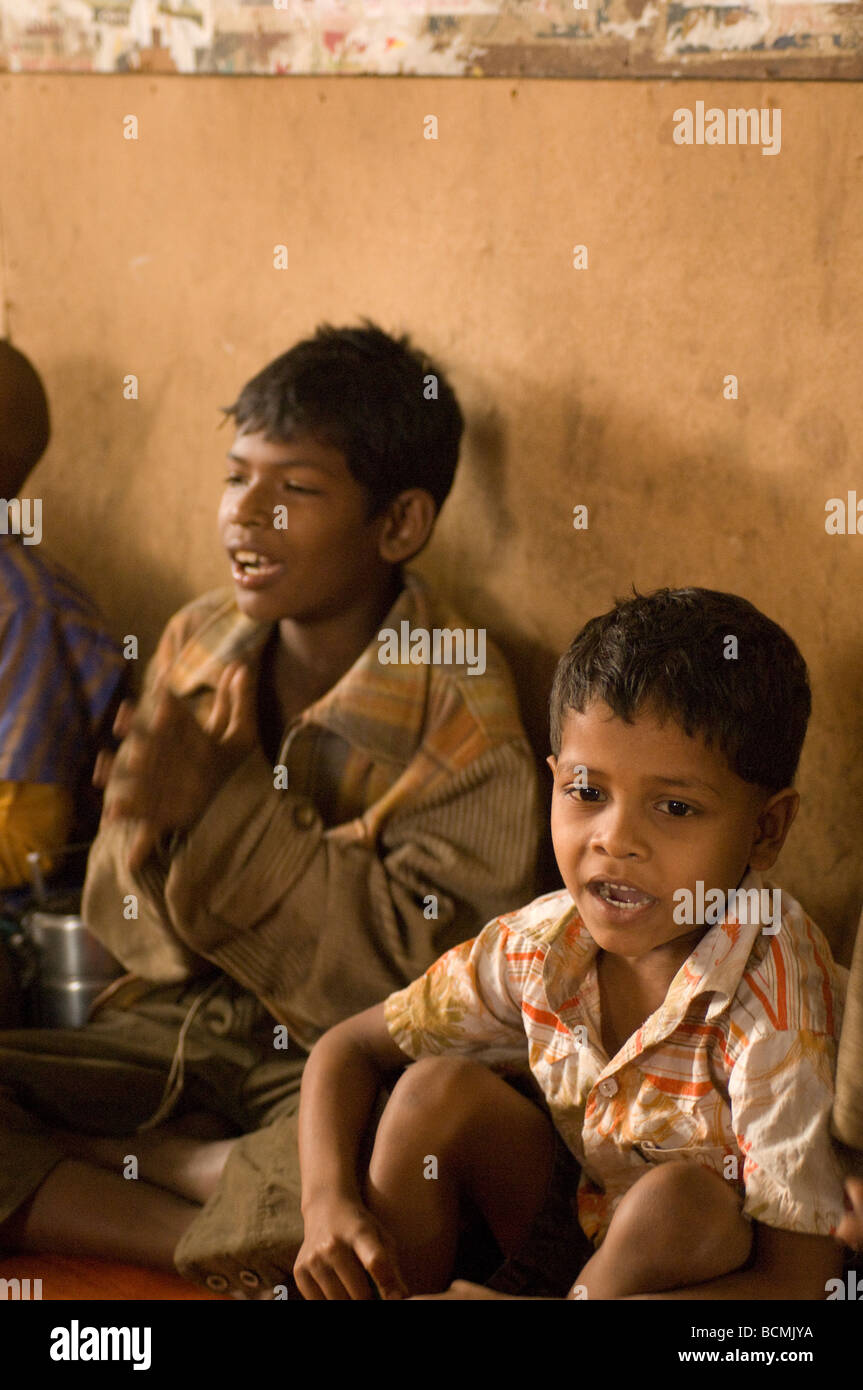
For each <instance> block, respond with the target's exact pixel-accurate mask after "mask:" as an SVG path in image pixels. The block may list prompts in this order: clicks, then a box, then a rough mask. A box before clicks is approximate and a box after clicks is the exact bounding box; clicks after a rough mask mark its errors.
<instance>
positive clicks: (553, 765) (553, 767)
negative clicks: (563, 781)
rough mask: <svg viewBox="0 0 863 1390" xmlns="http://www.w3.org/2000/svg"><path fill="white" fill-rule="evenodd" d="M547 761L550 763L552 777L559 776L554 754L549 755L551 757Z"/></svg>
mask: <svg viewBox="0 0 863 1390" xmlns="http://www.w3.org/2000/svg"><path fill="white" fill-rule="evenodd" d="M545 761H546V762H547V763H548V765H549V767H550V768H551V775H552V777H556V776H557V758H556V757H555V756H554V754H553V753H549V755H548V757H547V758H546V760H545Z"/></svg>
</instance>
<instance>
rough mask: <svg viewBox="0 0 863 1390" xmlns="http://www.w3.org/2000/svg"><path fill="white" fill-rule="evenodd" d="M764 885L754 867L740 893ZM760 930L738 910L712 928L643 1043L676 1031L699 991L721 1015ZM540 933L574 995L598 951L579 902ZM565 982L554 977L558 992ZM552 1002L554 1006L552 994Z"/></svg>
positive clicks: (681, 971) (713, 1014) (712, 1015)
mask: <svg viewBox="0 0 863 1390" xmlns="http://www.w3.org/2000/svg"><path fill="white" fill-rule="evenodd" d="M763 886H764V885H763V880H762V878H761V875H760V874H758V873H756V872H754V871H753V870H750V871H749V872H748V873H747V874H746V875H745V877H744V879H743V881H742V883H741V884H740V891H741V892H743V890H744V889H752V888H754V889H756V890H757V891H758V892H759V893H760V892H761V889H762V887H763ZM759 901H760V898H759ZM761 929H762V924H761V923H760V922H758V921H756V922H748V923H741V922H739V921H738V919H737V915H736V914H735V913H732V914H726V916H724V917H723V918H722V919H721V920H720V921H719V922H717V923H715V925H713V926H712V927H710V928H709V929H708V930H707V931H706V932H705V934H704V936H703V937H702V938H701V940H700V941H699V942H698V945H697V946H696V947H695V949H694V950H693V951H692V952H691V953H690V954H689V955H688V956H687V958H686V960H685V961H684V962H683V964H682V965H681V967H680V969H679V970H678V972H677V974H676V975H675V976H674V979H673V980H672V981H671V984H670V985H669V987H668V993H667V994H666V996H665V999H664V1001H663V1003H662V1004H661V1005H660V1007H659V1009H658V1010H657V1011H656V1013H655V1014H654V1015H652V1019H653V1022H652V1024H651V1028H650V1036H649V1038H648V1036H647V1034H644V1035H643V1036H642V1040H641V1047H646V1046H648V1045H649V1043H653V1042H658V1041H659V1040H660V1038H661V1037H667V1036H668V1035H669V1034H670V1033H671V1032H673V1031H674V1029H675V1028H676V1027H677V1025H678V1023H679V1022H680V1020H681V1019H682V1018H684V1017H685V1015H686V1013H687V1011H688V1009H689V1007H690V1005H691V1003H692V1001H693V999H695V998H696V997H697V996H698V995H699V994H712V995H713V998H712V999H711V1000H710V1003H709V1004H708V1007H707V1013H706V1018H707V1019H708V1020H710V1019H713V1018H715V1017H716V1016H717V1015H718V1014H720V1013H722V1012H723V1010H724V1009H725V1008H726V1007H727V1006H728V1004H729V1003H730V1002H731V1000H732V999H733V998H734V996H735V994H736V993H737V988H738V986H739V984H740V981H741V979H742V978H743V975H744V972H745V970H746V966H747V963H748V961H749V957H750V956H751V954H752V951H753V948H754V947H755V945H756V943H757V941H758V938H759V934H760V932H761ZM539 935H540V937H541V939H544V940H545V942H546V943H547V944H548V947H549V956H553V957H554V959H555V961H556V962H559V963H560V964H561V965H563V967H564V968H563V971H562V972H561V975H565V976H566V984H565V988H564V993H567V994H571V993H572V988H573V987H574V986H575V987H577V986H578V985H579V984H580V983H581V981H582V980H583V978H584V976H585V974H586V972H587V969H588V967H589V966H590V965H591V963H592V962H593V961H594V960H595V958H596V956H597V954H598V951H599V948H598V946H597V945H596V942H595V941H594V940H593V937H592V936H591V935H590V933H589V932H588V930H587V927H586V926H585V924H584V922H583V921H582V919H581V917H580V916H579V914H578V910H577V908H576V907H575V905H574V904H573V906H572V907H571V908H569V909H568V910H567V911H566V912H565V913H564V914H563V916H562V917H560V918H558V919H557V921H555V922H553V923H552V924H550V925H549V926H548V927H546V928H545V930H544V931H543V932H542V933H540V934H539ZM556 975H557V971H556V970H555V976H556ZM551 979H552V977H547V987H548V985H551ZM562 984H563V981H562V980H561V981H558V980H557V979H555V984H554V985H553V986H552V989H553V990H554V992H559V991H560V989H561V986H562ZM549 1003H550V1004H552V1007H554V1001H553V999H552V997H551V996H549Z"/></svg>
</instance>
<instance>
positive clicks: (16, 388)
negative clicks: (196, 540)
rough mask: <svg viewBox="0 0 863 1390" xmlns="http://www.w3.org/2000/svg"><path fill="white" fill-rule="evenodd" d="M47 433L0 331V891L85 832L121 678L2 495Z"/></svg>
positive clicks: (103, 641)
mask: <svg viewBox="0 0 863 1390" xmlns="http://www.w3.org/2000/svg"><path fill="white" fill-rule="evenodd" d="M50 437H51V425H50V416H49V411H48V401H47V398H46V396H45V390H44V388H43V386H42V382H41V380H40V379H39V376H38V374H37V372H36V371H35V369H34V368H33V366H32V365H31V364H30V362H29V361H28V360H27V358H26V357H24V356H23V354H22V353H20V352H18V351H17V349H16V348H13V347H12V345H11V344H10V343H8V342H6V341H0V898H2V896H3V892H4V890H7V889H9V890H15V889H21V888H23V885H25V884H27V883H29V882H30V880H31V877H32V875H31V872H30V866H29V864H28V861H27V856H28V854H30V853H32V852H33V851H36V850H38V851H40V852H41V853H42V854H43V855H44V856H45V858H44V860H43V868H48V867H49V866H50V863H51V860H52V858H53V856H54V854H55V852H56V851H57V850H59V849H60V848H61V846H64V845H69V844H72V843H75V842H78V841H81V840H83V839H84V838H85V837H86V836H89V837H92V835H93V833H94V831H95V828H96V824H97V822H98V819H99V811H100V809H101V807H100V804H99V799H98V797H97V796H96V795H95V794H94V792H93V789H92V787H91V786H90V777H91V774H92V770H93V761H94V759H95V757H96V753H97V750H98V748H99V747H100V745H101V743H102V742H104V741H105V739H106V738H107V736H108V734H109V732H110V728H111V723H112V721H113V718H114V715H115V714H116V712H117V706H118V704H119V703H120V700H121V698H122V696H123V695H124V694H125V693H126V684H127V669H128V662H125V661H124V660H123V656H122V653H121V651H120V649H119V647H118V645H117V643H116V642H114V641H113V640H112V638H111V637H110V636H109V634H108V631H107V628H106V626H105V622H104V620H103V618H102V616H101V614H100V613H99V612H98V611H97V609H96V607H95V605H94V604H93V602H92V601H91V600H90V598H89V597H88V596H87V594H86V593H85V592H84V591H83V590H82V589H81V587H80V585H79V584H78V583H77V581H76V580H75V578H74V577H73V576H72V575H71V574H69V573H67V571H66V570H64V569H62V568H61V567H60V566H58V565H56V564H53V563H52V562H50V561H48V560H46V559H45V558H44V557H43V556H42V555H40V554H39V548H40V544H39V543H40V541H41V538H42V513H41V506H42V504H41V500H39V499H36V500H35V502H34V503H33V505H32V509H31V504H30V502H29V501H25V502H24V503H23V504H22V503H21V501H20V500H16V501H13V499H18V494H19V493H20V492H21V491H22V490H23V488H24V485H25V483H26V481H27V478H28V477H29V475H30V473H31V471H32V470H33V469H34V468H35V467H36V464H37V463H38V462H39V459H40V458H41V457H42V455H43V453H44V452H45V450H46V448H47V447H48V442H49V440H50ZM7 503H8V504H9V505H8V507H7ZM7 513H8V514H7ZM63 867H64V868H65V865H64V866H63ZM16 896H17V895H16ZM2 1012H3V1011H2V1002H0V1018H2Z"/></svg>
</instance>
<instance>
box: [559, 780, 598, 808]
mask: <svg viewBox="0 0 863 1390" xmlns="http://www.w3.org/2000/svg"><path fill="white" fill-rule="evenodd" d="M563 791H564V795H565V796H570V797H572V799H573V801H583V802H588V803H592V802H597V801H601V800H602V798H603V796H604V794H605V793H604V792H602V791H600V789H599V787H582V786H580V785H579V784H577V783H575V782H573V783H571V784H570V786H568V787H564V789H563Z"/></svg>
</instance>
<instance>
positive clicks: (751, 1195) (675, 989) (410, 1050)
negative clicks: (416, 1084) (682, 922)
mask: <svg viewBox="0 0 863 1390" xmlns="http://www.w3.org/2000/svg"><path fill="white" fill-rule="evenodd" d="M761 886H762V880H761V878H760V876H759V875H757V874H754V873H750V874H749V875H747V877H746V879H745V880H744V883H743V885H742V887H744V888H747V889H748V888H753V887H754V888H758V889H759V890H760V888H761ZM781 902H782V920H781V925H780V927H779V930H778V932H776V933H775V934H768V933H766V932H764V933H763V932H762V929H761V926H760V925H759V923H757V922H756V923H754V924H748V925H746V924H741V923H740V922H738V921H737V920H736V918H735V917H734V916H733V915H729V916H728V917H727V918H726V919H725V920H722V921H720V922H718V923H717V924H716V925H715V926H713V927H710V928H708V929H707V931H706V932H705V934H704V936H703V937H702V939H701V940H700V942H699V943H698V945H697V947H696V948H695V950H694V951H693V952H692V954H691V955H690V956H689V957H688V959H687V960H686V961H685V962H684V963H683V965H682V966H681V968H680V970H679V971H678V972H677V974H676V976H675V977H674V979H673V980H672V982H671V985H670V987H669V990H668V993H667V995H666V997H665V1000H664V1001H663V1003H662V1004H661V1006H660V1007H659V1008H658V1009H657V1010H656V1012H655V1013H653V1014H651V1016H650V1017H649V1018H648V1019H646V1020H645V1022H644V1023H643V1024H642V1026H641V1027H640V1028H639V1029H638V1031H637V1032H636V1033H634V1034H633V1035H632V1036H631V1037H630V1038H629V1039H628V1040H627V1042H626V1043H625V1044H624V1046H623V1047H622V1048H621V1049H620V1051H619V1052H618V1053H617V1055H616V1056H614V1057H611V1058H609V1057H608V1056H607V1055H606V1053H605V1050H604V1048H603V1044H602V1039H601V1030H600V996H599V985H598V979H597V971H596V957H597V953H598V947H597V945H596V943H595V942H594V941H593V938H592V937H591V936H590V935H589V933H588V931H587V928H586V927H585V925H584V923H583V922H582V920H581V918H580V917H579V915H578V912H577V910H576V908H575V906H574V904H573V901H572V898H571V897H570V895H569V893H568V892H566V890H561V891H560V892H558V893H552V894H548V895H546V896H545V897H542V898H538V899H536V900H535V901H534V902H532V903H530V904H529V905H528V906H527V907H525V908H522V909H521V910H520V911H518V912H513V913H510V914H508V915H507V916H505V917H499V918H497V919H496V920H494V921H492V922H490V923H489V924H488V925H487V926H486V927H485V928H484V929H483V931H482V932H481V933H480V935H479V936H478V937H476V938H475V939H474V940H473V941H468V942H465V943H464V944H462V945H461V946H457V947H455V949H453V950H451V951H449V952H448V953H447V954H446V955H444V956H442V957H441V958H440V959H439V960H438V961H436V962H435V964H434V965H432V966H431V967H430V969H429V970H427V971H426V973H425V975H423V976H421V977H420V979H418V980H416V981H414V983H413V984H411V985H408V986H407V988H406V989H402V990H400V991H398V992H397V993H395V994H391V995H390V996H389V998H388V999H387V1001H386V1004H385V1011H386V1019H387V1025H388V1027H389V1030H390V1033H391V1034H392V1036H393V1038H394V1040H395V1042H396V1043H397V1044H398V1046H399V1047H400V1048H401V1049H402V1050H403V1051H404V1052H406V1053H407V1054H408V1055H409V1056H410V1057H413V1058H414V1059H417V1058H419V1057H422V1056H428V1055H430V1054H431V1055H436V1054H439V1053H441V1052H444V1051H446V1050H447V1049H448V1048H454V1049H456V1050H457V1051H458V1052H461V1053H474V1054H476V1056H477V1059H478V1060H480V1061H483V1062H486V1063H488V1064H490V1065H494V1064H496V1063H509V1064H512V1063H514V1062H517V1061H519V1059H521V1061H522V1062H527V1063H528V1064H529V1066H530V1069H531V1071H532V1073H533V1076H534V1078H535V1080H536V1082H537V1083H538V1085H539V1087H540V1089H541V1091H542V1093H543V1095H544V1097H545V1101H546V1103H547V1105H548V1108H549V1110H550V1113H551V1117H552V1119H553V1121H554V1124H555V1126H556V1127H557V1129H558V1130H559V1132H560V1134H561V1135H562V1137H563V1139H564V1140H565V1141H566V1143H567V1145H568V1147H569V1148H570V1149H571V1151H572V1152H573V1154H574V1155H575V1156H576V1158H577V1159H578V1160H579V1163H580V1164H581V1167H582V1176H581V1181H580V1184H579V1190H578V1208H579V1219H580V1222H581V1225H582V1227H583V1229H584V1231H585V1233H586V1234H587V1235H588V1236H589V1237H590V1238H591V1239H592V1240H593V1241H594V1243H595V1244H597V1245H598V1244H599V1242H600V1241H601V1240H602V1238H603V1237H604V1235H605V1233H606V1231H607V1230H608V1225H609V1222H610V1221H611V1217H612V1215H613V1213H614V1209H615V1207H616V1205H617V1203H618V1202H619V1201H620V1199H621V1198H622V1197H623V1195H624V1193H625V1192H627V1191H628V1189H629V1188H630V1187H631V1186H632V1184H633V1183H634V1182H636V1181H637V1179H638V1178H639V1177H641V1175H642V1174H644V1173H646V1172H647V1171H648V1169H649V1168H650V1167H651V1166H652V1165H654V1164H657V1163H664V1162H666V1163H667V1162H670V1161H672V1160H684V1161H687V1162H693V1163H701V1164H704V1165H706V1166H707V1167H710V1168H713V1169H715V1170H716V1171H717V1172H718V1173H719V1174H720V1175H722V1176H723V1177H725V1178H727V1179H729V1180H731V1181H735V1182H737V1184H738V1186H739V1188H740V1190H741V1192H742V1194H743V1197H744V1203H743V1211H744V1213H745V1214H746V1215H747V1216H749V1217H750V1218H751V1219H753V1220H756V1221H760V1222H762V1223H764V1224H765V1225H768V1226H775V1227H778V1228H780V1229H783V1230H790V1231H799V1232H804V1233H810V1234H819V1235H827V1234H829V1233H831V1232H832V1231H833V1229H834V1228H835V1227H836V1225H837V1224H838V1222H839V1221H840V1219H841V1216H842V1210H843V1198H842V1181H841V1176H840V1170H839V1167H838V1164H837V1160H836V1158H835V1156H834V1153H833V1148H832V1144H831V1140H830V1132H829V1125H830V1110H831V1106H832V1103H833V1077H834V1072H835V1059H836V1043H837V1039H838V1035H839V1026H840V1023H841V1010H842V1002H843V999H844V990H845V981H846V979H847V972H846V971H844V970H843V969H842V968H841V967H839V966H837V965H836V964H835V963H834V961H833V958H832V955H831V953H830V948H829V946H828V944H827V941H826V939H825V938H824V936H823V935H822V934H821V932H820V931H819V930H818V928H817V927H816V926H815V925H814V923H813V922H811V921H810V919H809V918H808V917H807V916H806V914H805V912H804V911H803V910H802V908H801V907H800V906H799V904H798V903H796V902H795V901H794V900H793V899H792V898H790V897H789V896H788V894H787V893H784V892H783V894H782V900H781ZM744 915H745V914H744Z"/></svg>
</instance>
